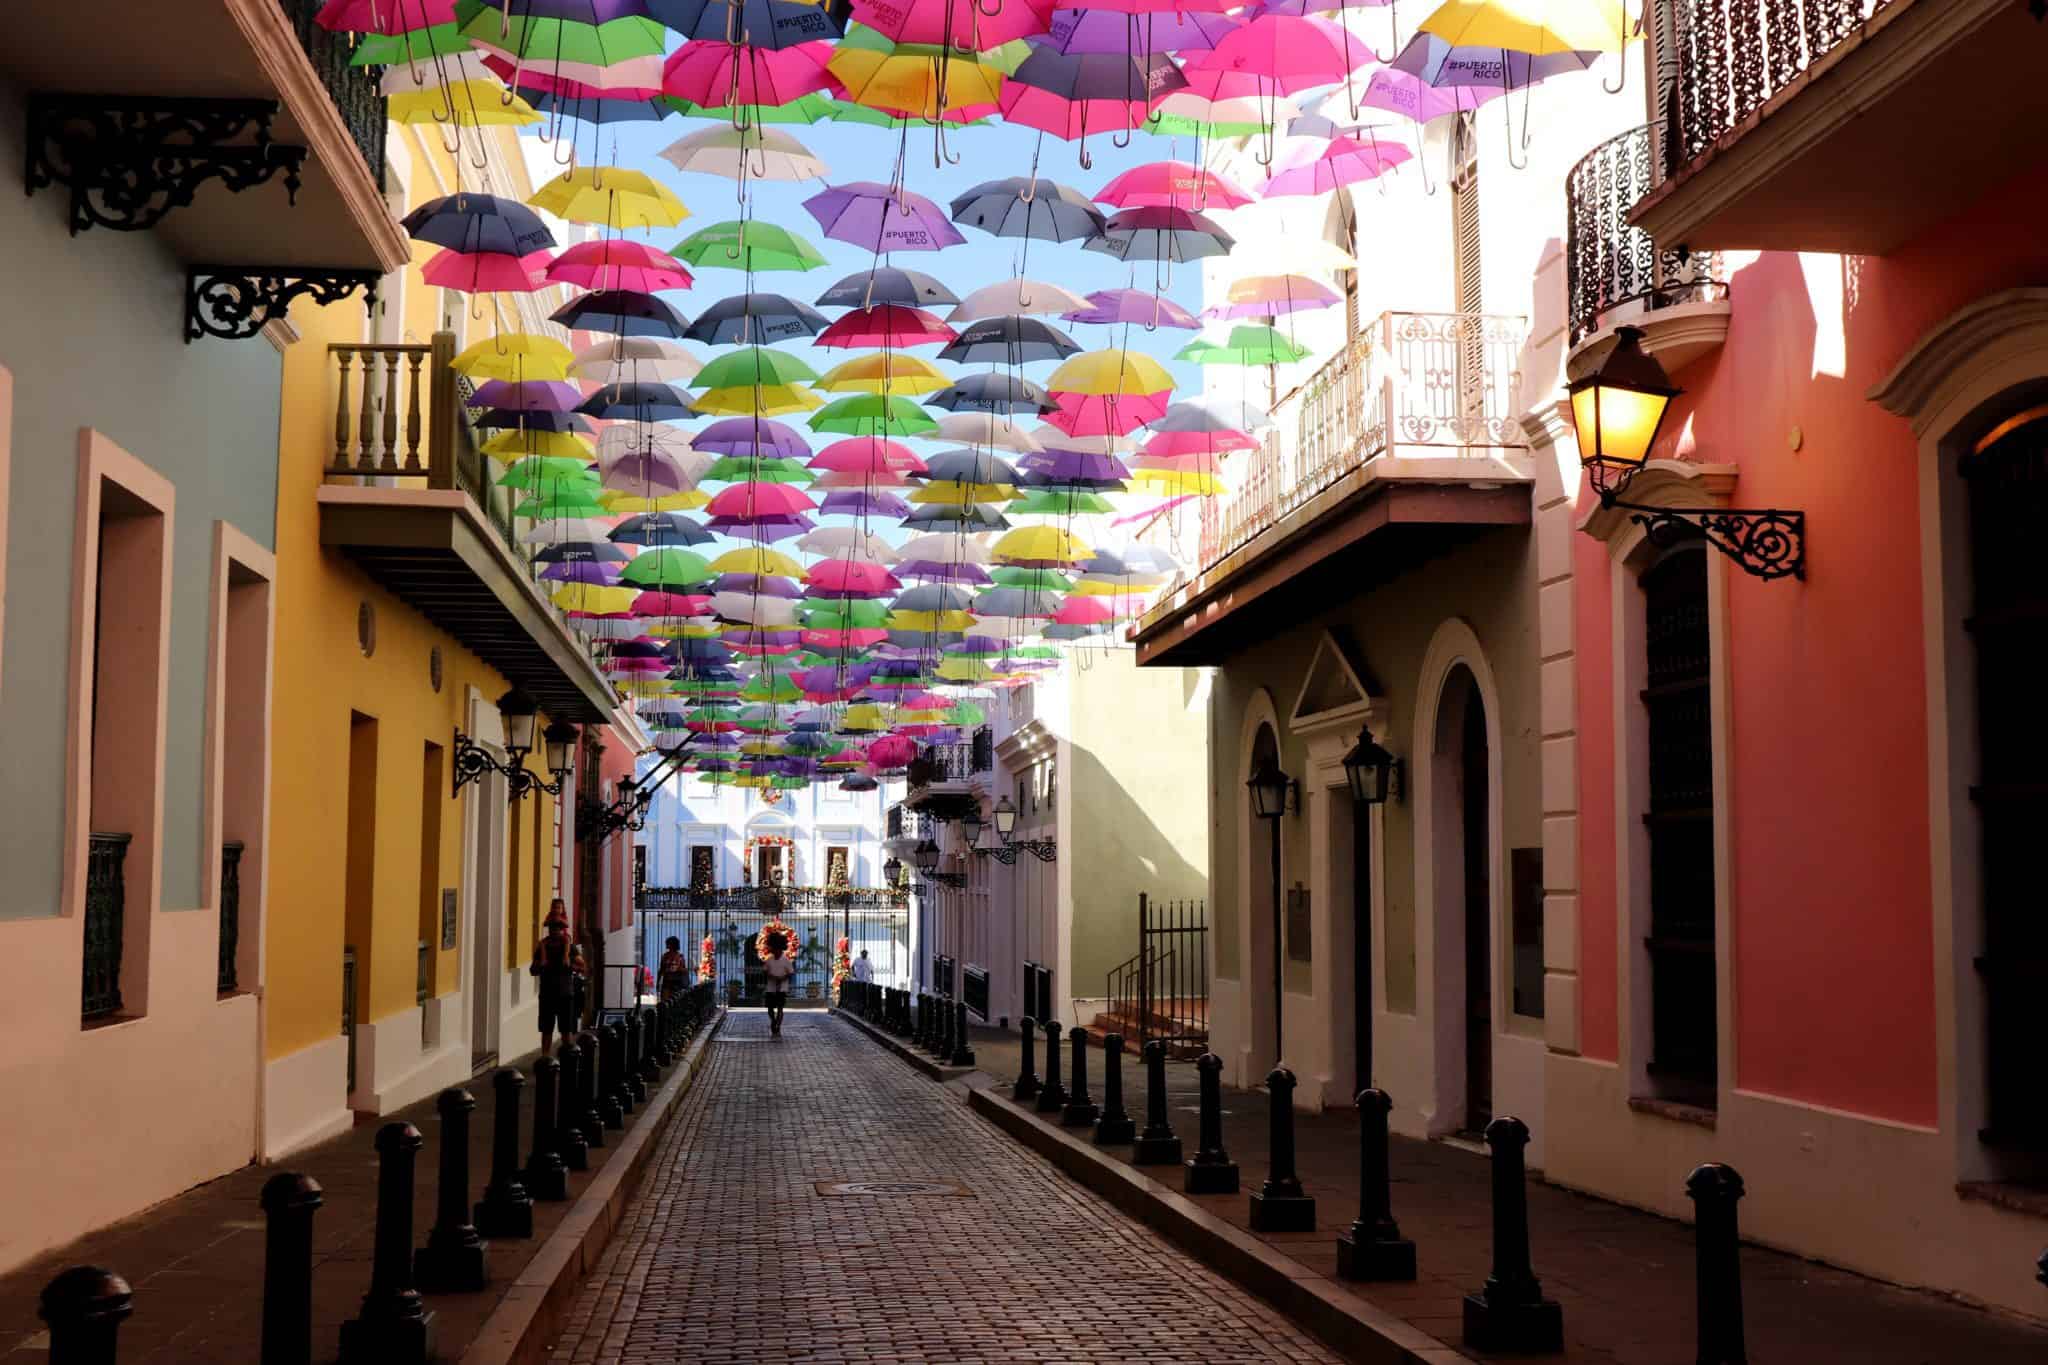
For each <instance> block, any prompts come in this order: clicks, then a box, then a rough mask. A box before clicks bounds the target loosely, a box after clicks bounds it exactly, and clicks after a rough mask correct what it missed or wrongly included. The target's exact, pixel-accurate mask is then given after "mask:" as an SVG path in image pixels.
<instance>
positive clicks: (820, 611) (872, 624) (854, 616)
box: [799, 598, 889, 630]
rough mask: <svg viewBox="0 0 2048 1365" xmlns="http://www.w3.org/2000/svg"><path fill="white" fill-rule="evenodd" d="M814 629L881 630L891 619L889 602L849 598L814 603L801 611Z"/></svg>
mask: <svg viewBox="0 0 2048 1365" xmlns="http://www.w3.org/2000/svg"><path fill="white" fill-rule="evenodd" d="M799 614H800V615H801V616H802V617H803V622H804V624H805V625H807V626H809V627H810V628H811V629H813V630H879V629H881V627H882V623H883V622H885V621H887V620H888V619H889V604H888V603H887V602H875V601H868V600H865V599H861V598H848V599H846V600H845V601H821V602H815V603H812V604H810V605H808V606H806V607H804V609H803V610H802V612H801V613H799Z"/></svg>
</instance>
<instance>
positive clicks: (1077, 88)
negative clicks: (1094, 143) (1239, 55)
mask: <svg viewBox="0 0 2048 1365" xmlns="http://www.w3.org/2000/svg"><path fill="white" fill-rule="evenodd" d="M1186 84H1187V79H1186V78H1185V77H1183V76H1182V75H1181V74H1180V68H1179V67H1178V66H1176V65H1174V62H1173V59H1172V58H1171V57H1169V56H1167V55H1166V54H1165V53H1164V52H1145V53H1136V52H1062V51H1060V50H1059V49H1058V48H1057V47H1054V46H1053V45H1052V44H1051V43H1040V44H1038V45H1036V46H1035V47H1034V48H1033V50H1032V53H1031V55H1030V56H1029V57H1026V58H1025V59H1024V61H1023V64H1022V65H1020V66H1019V67H1018V68H1017V69H1016V71H1015V72H1013V73H1012V74H1011V76H1010V78H1009V79H1008V80H1006V81H1004V82H1003V90H1002V94H1001V96H1000V97H999V99H998V107H999V108H1001V110H1002V111H1003V119H1004V120H1005V121H1006V122H1009V123H1021V124H1023V125H1024V126H1025V127H1027V128H1036V129H1038V130H1039V131H1040V132H1046V133H1051V134H1052V135H1053V136H1054V137H1058V138H1064V139H1066V140H1067V141H1069V142H1080V143H1082V144H1083V145H1082V148H1081V164H1082V165H1083V166H1087V165H1089V164H1091V163H1090V159H1089V156H1088V149H1087V145H1086V143H1087V138H1088V134H1089V133H1091V132H1098V133H1100V132H1108V133H1112V134H1117V133H1120V134H1122V136H1121V137H1120V138H1119V139H1118V140H1117V145H1118V146H1119V147H1126V146H1129V145H1130V134H1131V133H1132V131H1134V130H1135V129H1136V128H1137V127H1138V126H1139V125H1140V124H1141V123H1143V122H1144V121H1145V120H1146V119H1147V118H1148V117H1150V116H1151V113H1152V106H1153V104H1154V103H1156V102H1157V101H1159V100H1162V99H1164V98H1165V97H1166V96H1168V95H1170V94H1172V93H1173V92H1174V91H1176V90H1178V89H1180V88H1181V87H1182V86H1184V85H1186Z"/></svg>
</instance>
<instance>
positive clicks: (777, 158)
mask: <svg viewBox="0 0 2048 1365" xmlns="http://www.w3.org/2000/svg"><path fill="white" fill-rule="evenodd" d="M657 155H659V156H660V157H661V159H662V160H663V161H666V162H668V163H669V165H671V166H674V167H675V168H676V169H677V170H679V171H690V172H695V173H697V174H699V175H720V176H724V177H725V178H726V179H728V180H740V179H748V180H810V179H813V178H817V179H823V178H824V177H825V176H826V175H827V174H828V173H829V171H830V168H829V167H827V166H826V164H825V163H824V161H823V160H821V159H820V158H819V157H818V156H816V155H815V154H813V153H812V151H811V149H810V148H808V147H806V146H804V144H803V143H801V142H799V141H798V140H797V138H796V137H795V135H794V134H791V133H786V132H783V131H782V130H781V129H779V128H768V127H763V126H762V125H760V124H748V125H747V126H746V127H743V128H732V127H724V128H705V129H702V130H700V131H698V132H694V133H690V134H688V135H686V136H684V137H681V138H678V139H677V140H676V141H674V142H671V143H670V144H669V145H668V146H666V147H664V148H662V149H661V151H660V152H659V153H657Z"/></svg>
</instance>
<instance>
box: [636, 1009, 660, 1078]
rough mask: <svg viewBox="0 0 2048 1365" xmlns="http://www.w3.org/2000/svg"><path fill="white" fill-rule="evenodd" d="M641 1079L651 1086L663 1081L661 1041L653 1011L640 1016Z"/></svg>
mask: <svg viewBox="0 0 2048 1365" xmlns="http://www.w3.org/2000/svg"><path fill="white" fill-rule="evenodd" d="M640 1079H641V1080H643V1081H646V1082H647V1084H649V1085H655V1084H658V1083H659V1082H660V1080H661V1040H660V1035H659V1034H658V1033H657V1032H656V1031H655V1028H654V1015H653V1013H652V1012H651V1011H650V1012H646V1013H643V1014H641V1016H640Z"/></svg>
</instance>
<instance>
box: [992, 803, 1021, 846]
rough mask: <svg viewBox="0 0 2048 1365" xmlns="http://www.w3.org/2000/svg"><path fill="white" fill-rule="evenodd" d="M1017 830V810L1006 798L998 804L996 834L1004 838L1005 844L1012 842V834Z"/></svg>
mask: <svg viewBox="0 0 2048 1365" xmlns="http://www.w3.org/2000/svg"><path fill="white" fill-rule="evenodd" d="M1016 828H1017V808H1016V807H1015V806H1013V805H1011V804H1010V798H1009V797H1007V796H1005V797H1003V798H1002V799H1001V800H999V801H997V802H996V833H998V834H1000V835H1002V836H1003V842H1004V843H1008V842H1010V832H1011V831H1012V830H1014V829H1016Z"/></svg>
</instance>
